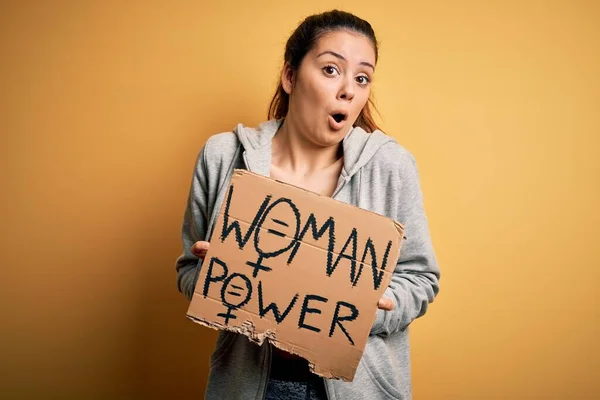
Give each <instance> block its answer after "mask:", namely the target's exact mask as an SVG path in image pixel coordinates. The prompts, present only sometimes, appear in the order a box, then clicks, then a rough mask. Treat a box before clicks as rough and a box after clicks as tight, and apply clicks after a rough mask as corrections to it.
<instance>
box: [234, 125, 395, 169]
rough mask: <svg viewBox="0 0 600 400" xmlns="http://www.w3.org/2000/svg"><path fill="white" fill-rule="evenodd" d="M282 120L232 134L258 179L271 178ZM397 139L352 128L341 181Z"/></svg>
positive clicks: (346, 141)
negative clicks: (272, 157)
mask: <svg viewBox="0 0 600 400" xmlns="http://www.w3.org/2000/svg"><path fill="white" fill-rule="evenodd" d="M282 123H283V119H279V120H274V119H273V120H269V121H266V122H263V123H261V124H260V125H258V126H257V127H256V128H250V127H246V126H244V125H243V124H238V125H237V126H236V127H235V129H234V130H233V132H234V133H235V134H236V135H237V137H238V138H239V140H240V143H241V144H242V147H243V148H244V161H245V162H246V167H247V168H248V169H249V170H250V171H252V172H254V173H256V174H259V175H263V176H267V177H268V176H269V175H270V171H271V143H272V140H273V137H274V136H275V134H276V133H277V131H278V130H279V128H280V127H281V124H282ZM393 140H394V139H392V138H391V137H389V136H387V135H385V134H384V133H383V132H381V131H379V130H376V131H374V132H373V133H367V132H365V131H364V130H363V129H362V128H359V127H353V128H352V129H351V130H350V132H348V134H347V135H346V136H345V137H344V140H343V142H342V146H343V149H344V168H343V170H342V176H340V178H341V179H350V178H351V177H352V176H353V175H354V174H356V172H358V171H359V170H360V168H362V167H363V166H365V165H366V164H367V163H368V162H369V161H370V160H371V158H373V156H374V155H375V153H377V151H378V150H379V148H380V147H381V146H383V145H384V144H386V143H389V142H392V141H393Z"/></svg>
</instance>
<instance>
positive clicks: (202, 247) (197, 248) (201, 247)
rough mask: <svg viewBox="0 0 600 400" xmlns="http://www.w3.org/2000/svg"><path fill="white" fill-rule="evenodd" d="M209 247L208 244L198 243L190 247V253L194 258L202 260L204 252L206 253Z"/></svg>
mask: <svg viewBox="0 0 600 400" xmlns="http://www.w3.org/2000/svg"><path fill="white" fill-rule="evenodd" d="M209 246H210V243H208V242H205V241H198V242H196V243H194V244H193V245H192V249H191V250H192V253H193V254H194V255H195V256H196V257H200V258H203V257H204V256H205V255H206V252H207V251H208V248H209Z"/></svg>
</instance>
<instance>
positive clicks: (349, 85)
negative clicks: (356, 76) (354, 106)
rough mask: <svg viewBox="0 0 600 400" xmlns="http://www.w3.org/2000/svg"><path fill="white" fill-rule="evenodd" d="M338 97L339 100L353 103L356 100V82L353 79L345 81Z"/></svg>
mask: <svg viewBox="0 0 600 400" xmlns="http://www.w3.org/2000/svg"><path fill="white" fill-rule="evenodd" d="M337 97H338V100H345V101H352V99H353V98H354V81H353V80H352V78H351V77H349V78H347V79H344V80H343V83H342V86H341V87H340V90H339V92H338V96H337Z"/></svg>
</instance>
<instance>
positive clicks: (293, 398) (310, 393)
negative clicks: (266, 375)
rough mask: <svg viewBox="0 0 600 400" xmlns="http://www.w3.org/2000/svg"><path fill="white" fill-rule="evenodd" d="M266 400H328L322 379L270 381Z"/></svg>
mask: <svg viewBox="0 0 600 400" xmlns="http://www.w3.org/2000/svg"><path fill="white" fill-rule="evenodd" d="M265 400H327V393H326V392H325V386H324V384H323V380H322V379H315V380H310V381H308V382H292V381H280V380H277V379H269V383H268V384H267V394H266V396H265Z"/></svg>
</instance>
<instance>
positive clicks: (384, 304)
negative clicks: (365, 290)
mask: <svg viewBox="0 0 600 400" xmlns="http://www.w3.org/2000/svg"><path fill="white" fill-rule="evenodd" d="M209 247H210V243H208V242H205V241H198V242H196V243H194V244H193V245H192V248H191V251H192V254H194V255H195V256H196V257H198V258H201V259H204V257H206V252H207V251H208V248H209ZM377 307H378V308H380V309H382V310H385V311H392V310H393V309H394V302H393V301H392V300H390V299H388V298H387V297H382V298H381V299H379V302H378V303H377Z"/></svg>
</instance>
